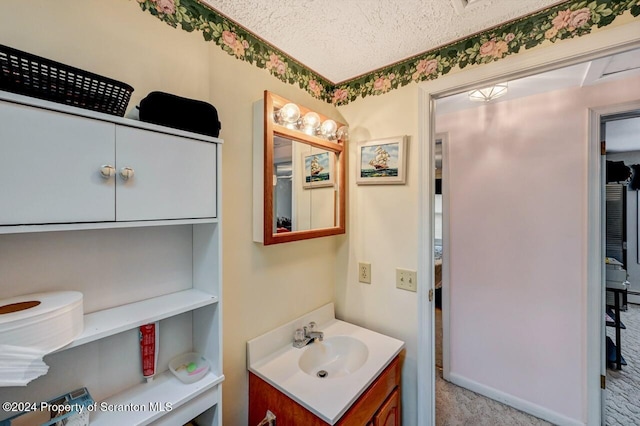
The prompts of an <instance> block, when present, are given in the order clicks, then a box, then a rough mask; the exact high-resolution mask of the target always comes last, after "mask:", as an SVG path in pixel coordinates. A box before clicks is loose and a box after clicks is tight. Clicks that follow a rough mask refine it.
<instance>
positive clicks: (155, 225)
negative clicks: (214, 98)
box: [0, 92, 224, 426]
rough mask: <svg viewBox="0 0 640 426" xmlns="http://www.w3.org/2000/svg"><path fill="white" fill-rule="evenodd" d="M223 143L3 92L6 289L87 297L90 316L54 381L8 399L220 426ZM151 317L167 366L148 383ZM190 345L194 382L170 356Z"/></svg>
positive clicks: (97, 420)
mask: <svg viewBox="0 0 640 426" xmlns="http://www.w3.org/2000/svg"><path fill="white" fill-rule="evenodd" d="M221 144H222V140H220V139H218V138H212V137H208V136H204V135H199V134H194V133H189V132H184V131H181V130H176V129H170V128H165V127H162V126H156V125H152V124H148V123H142V122H138V121H134V120H127V119H124V118H120V117H114V116H110V115H106V114H100V113H96V112H92V111H86V110H82V109H77V108H74V107H68V106H65V105H60V104H56V103H51V102H47V101H42V100H37V99H33V98H28V97H24V96H20V95H15V94H11V93H7V92H0V152H1V153H2V155H0V194H2V197H1V198H0V253H2V255H0V289H1V291H0V295H2V296H1V297H3V298H5V297H12V296H17V295H21V294H30V293H36V292H41V291H54V290H77V291H80V292H82V293H83V295H84V310H85V315H84V331H83V333H82V334H81V335H80V336H79V337H78V338H76V339H75V340H74V341H73V342H72V343H71V344H69V345H67V346H65V347H63V348H61V349H59V350H57V351H55V352H54V353H52V354H50V355H47V356H46V357H45V362H46V363H47V364H48V365H49V366H50V369H49V373H48V374H47V375H45V376H42V377H40V378H38V379H36V380H34V381H33V382H31V383H29V385H27V386H26V387H7V388H0V399H1V400H3V401H30V402H39V401H47V400H50V399H52V398H54V397H56V396H58V395H62V394H65V393H67V392H71V391H73V390H75V389H78V388H80V387H86V388H87V389H88V390H89V392H90V393H91V395H92V396H93V397H94V399H95V400H96V402H97V407H98V409H97V411H95V412H94V413H92V417H91V422H92V423H91V424H96V425H115V424H119V425H125V424H126V425H147V424H154V425H180V424H184V423H186V422H188V421H189V420H191V419H194V418H196V417H197V419H198V422H199V424H201V425H216V426H220V425H221V424H222V421H221V411H222V410H221V407H220V405H221V395H222V391H221V383H222V382H223V380H224V375H223V373H222V324H221V321H222V302H221V289H222V283H221V280H222V269H221V220H220V211H221V192H220V173H221V153H222V149H221V147H222V145H221ZM105 165H109V166H112V167H113V171H114V175H113V176H107V177H105V176H103V175H102V174H101V170H103V167H104V166H105ZM123 167H131V168H133V169H134V170H135V174H134V177H133V178H131V179H129V180H125V179H123V178H122V177H120V176H119V174H118V171H119V170H120V169H121V168H123ZM155 321H160V355H159V362H158V367H157V375H156V377H155V378H154V380H153V381H152V382H149V383H146V382H145V380H144V379H143V377H142V371H141V366H140V362H141V361H140V354H139V345H138V327H139V326H141V325H143V324H148V323H152V322H155ZM191 351H195V352H199V353H201V354H203V355H204V356H205V358H207V359H208V360H209V362H210V363H211V370H210V372H209V373H208V374H207V375H206V376H205V377H204V378H203V379H201V380H199V381H197V382H195V383H192V384H184V383H182V382H181V381H179V380H178V379H177V378H175V377H174V376H173V375H172V373H171V372H170V371H168V362H169V360H170V359H171V358H173V357H174V356H176V355H179V354H181V353H185V352H191ZM13 414H17V413H0V420H3V419H6V418H8V417H10V416H11V415H13Z"/></svg>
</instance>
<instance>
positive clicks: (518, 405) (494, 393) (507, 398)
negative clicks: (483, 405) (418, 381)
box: [449, 372, 585, 426]
mask: <svg viewBox="0 0 640 426" xmlns="http://www.w3.org/2000/svg"><path fill="white" fill-rule="evenodd" d="M449 379H450V380H449V381H450V382H451V383H453V384H454V385H458V386H460V387H463V388H466V389H469V390H470V391H473V392H475V393H479V394H480V395H483V396H486V397H487V398H491V399H493V400H496V401H498V402H501V403H503V404H506V405H508V406H510V407H513V408H515V409H517V410H520V411H523V412H525V413H528V414H531V415H532V416H536V417H538V418H540V419H542V420H546V421H548V422H550V423H553V424H555V425H559V426H584V425H585V423H583V422H581V421H578V420H576V419H572V418H569V417H566V416H564V415H562V414H560V413H557V412H555V411H552V410H549V409H547V408H544V407H542V406H540V405H537V404H533V403H531V402H529V401H525V400H524V399H521V398H518V397H516V396H513V395H510V394H507V393H504V392H502V391H499V390H497V389H494V388H492V387H489V386H485V385H483V384H480V383H478V382H476V381H473V380H470V379H467V378H466V377H462V376H460V375H458V374H456V373H452V372H450V373H449Z"/></svg>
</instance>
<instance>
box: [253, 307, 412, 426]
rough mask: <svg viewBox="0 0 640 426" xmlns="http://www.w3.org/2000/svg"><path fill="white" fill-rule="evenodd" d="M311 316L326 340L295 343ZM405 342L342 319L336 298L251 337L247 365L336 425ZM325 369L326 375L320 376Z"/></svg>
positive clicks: (295, 399) (301, 403) (308, 408)
mask: <svg viewBox="0 0 640 426" xmlns="http://www.w3.org/2000/svg"><path fill="white" fill-rule="evenodd" d="M311 321H313V322H315V323H316V324H317V329H318V330H319V331H322V332H323V333H324V340H323V341H322V342H320V341H318V340H316V341H315V342H313V343H310V344H308V345H307V346H305V347H303V348H296V347H294V346H293V338H294V335H295V332H296V329H299V328H302V327H303V326H305V325H307V324H309V322H311ZM403 347H404V343H403V342H401V341H400V340H397V339H394V338H392V337H389V336H385V335H382V334H380V333H376V332H374V331H372V330H368V329H366V328H362V327H359V326H357V325H355V324H351V323H347V322H344V321H340V320H337V319H336V318H335V312H334V309H333V304H332V303H330V304H328V305H325V306H323V307H321V308H318V309H316V310H315V311H312V312H309V313H308V314H306V315H303V316H302V317H300V318H298V319H296V320H293V321H291V322H289V323H287V324H283V325H281V326H280V327H278V328H275V329H273V330H271V331H269V332H267V333H265V334H263V335H261V336H258V337H256V338H254V339H252V340H250V341H249V342H247V367H248V369H249V371H251V372H252V373H253V374H255V375H256V376H258V377H260V378H261V379H263V380H265V381H266V382H267V383H269V384H270V385H272V386H273V387H275V388H276V389H278V390H279V391H281V392H283V393H284V394H285V395H287V396H288V397H290V398H291V399H293V400H294V401H296V402H297V403H299V404H300V405H302V406H303V407H304V408H306V409H307V410H309V411H311V412H312V413H314V414H315V415H317V416H318V417H320V418H321V419H322V420H324V421H325V422H326V423H328V424H330V425H334V424H336V423H337V422H338V421H339V420H340V417H341V416H342V415H343V414H344V413H345V412H346V411H347V410H348V409H349V407H350V406H351V404H353V403H354V402H355V401H356V400H357V399H358V397H359V396H360V395H362V393H363V392H364V391H366V389H367V387H369V385H371V383H373V381H374V380H375V378H376V377H377V376H378V375H379V374H380V373H382V371H384V369H385V368H386V367H387V365H389V363H390V362H391V361H392V360H393V359H394V358H395V357H396V355H398V354H399V353H400V351H401V350H402V348H403ZM321 370H324V371H325V372H326V373H328V374H327V375H326V377H324V378H320V377H319V376H318V374H317V373H318V372H320V371H321Z"/></svg>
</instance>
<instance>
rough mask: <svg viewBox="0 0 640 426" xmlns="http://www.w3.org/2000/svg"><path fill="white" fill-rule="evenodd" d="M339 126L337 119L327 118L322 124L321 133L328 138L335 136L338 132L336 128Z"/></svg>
mask: <svg viewBox="0 0 640 426" xmlns="http://www.w3.org/2000/svg"><path fill="white" fill-rule="evenodd" d="M337 128H338V125H337V124H336V122H335V121H333V120H325V121H324V122H323V123H322V125H321V126H320V133H321V134H322V135H323V136H324V137H326V138H328V139H332V138H333V137H334V136H335V133H336V129H337Z"/></svg>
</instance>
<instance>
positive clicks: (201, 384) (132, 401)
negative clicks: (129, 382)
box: [91, 371, 224, 426]
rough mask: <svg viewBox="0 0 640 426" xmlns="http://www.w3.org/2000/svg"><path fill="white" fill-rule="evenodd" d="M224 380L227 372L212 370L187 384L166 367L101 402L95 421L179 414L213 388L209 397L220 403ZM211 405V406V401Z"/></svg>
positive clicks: (145, 420)
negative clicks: (187, 405)
mask: <svg viewBox="0 0 640 426" xmlns="http://www.w3.org/2000/svg"><path fill="white" fill-rule="evenodd" d="M223 380H224V376H216V375H215V374H213V373H212V372H209V373H207V375H206V376H204V377H203V378H202V379H201V380H198V381H197V382H195V383H190V384H185V383H182V382H181V381H180V380H178V379H177V378H176V377H175V376H174V375H173V374H172V373H171V372H170V371H165V372H164V373H162V374H160V375H158V376H156V377H155V378H154V380H153V381H152V382H150V383H142V384H139V385H137V386H134V387H132V388H130V389H127V390H125V391H124V392H121V393H119V394H117V395H114V396H112V397H110V398H107V399H106V400H104V401H101V402H98V403H97V409H96V410H95V412H94V413H93V414H92V415H91V425H105V426H112V425H128V426H141V425H146V424H149V423H151V422H153V421H156V420H158V419H160V418H161V417H163V416H165V415H171V416H176V415H179V414H180V407H182V406H184V405H186V404H188V403H189V402H190V401H196V400H197V399H198V397H199V396H201V395H203V394H204V393H206V392H207V391H212V392H211V393H212V395H210V397H211V398H209V399H215V401H214V403H217V402H218V400H219V394H218V392H217V387H216V386H217V385H218V384H220V383H222V381H223ZM196 402H197V401H196ZM208 406H211V401H209V402H208ZM205 407H206V405H205ZM188 411H189V413H190V414H188V415H192V413H193V412H194V411H200V410H192V409H190V410H188ZM203 411H204V410H203ZM188 420H189V419H187V421H188ZM175 424H178V423H175Z"/></svg>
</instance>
